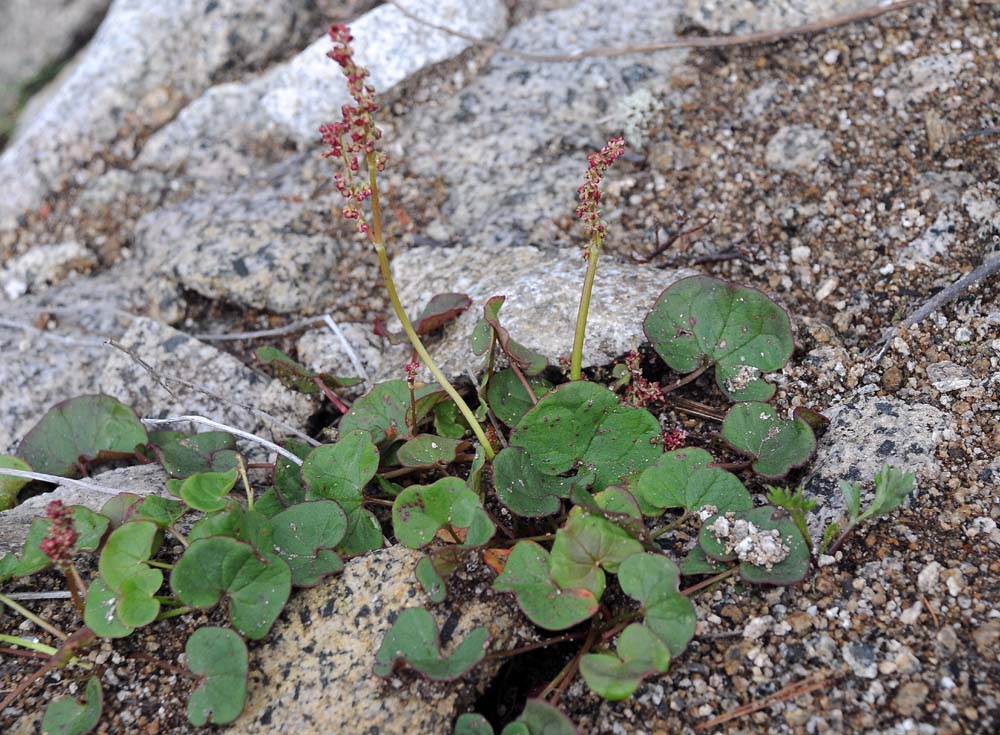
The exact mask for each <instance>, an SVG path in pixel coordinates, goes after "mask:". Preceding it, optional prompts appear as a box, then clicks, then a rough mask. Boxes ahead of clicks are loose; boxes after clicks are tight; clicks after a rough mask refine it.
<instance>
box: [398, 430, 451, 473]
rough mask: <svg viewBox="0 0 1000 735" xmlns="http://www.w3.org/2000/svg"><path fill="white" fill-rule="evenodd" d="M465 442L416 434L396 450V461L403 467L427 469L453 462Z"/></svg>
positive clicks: (432, 435)
mask: <svg viewBox="0 0 1000 735" xmlns="http://www.w3.org/2000/svg"><path fill="white" fill-rule="evenodd" d="M463 444H466V442H464V441H462V440H461V439H449V438H447V437H444V436H435V435H434V434H418V435H417V436H415V437H413V438H412V439H410V440H409V441H407V442H406V443H405V444H403V446H401V447H400V448H399V449H397V450H396V459H397V460H398V462H399V463H400V464H401V465H402V466H403V467H427V466H429V465H434V464H439V463H440V464H449V463H451V462H454V461H455V457H456V456H457V455H458V450H459V449H460V448H461V447H462V445H463Z"/></svg>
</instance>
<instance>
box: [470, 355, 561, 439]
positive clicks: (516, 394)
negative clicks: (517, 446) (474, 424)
mask: <svg viewBox="0 0 1000 735" xmlns="http://www.w3.org/2000/svg"><path fill="white" fill-rule="evenodd" d="M527 381H528V385H530V386H531V390H532V391H533V392H534V394H535V397H536V398H541V397H542V396H544V395H545V394H546V393H548V392H549V391H551V390H552V383H550V382H549V381H547V380H545V379H544V378H537V377H535V378H531V377H529V378H527ZM486 400H487V402H488V403H489V404H490V408H491V409H493V413H495V414H496V417H497V418H498V419H500V420H501V421H503V422H504V423H505V424H507V426H514V425H515V424H516V423H517V422H518V421H520V420H521V419H522V418H524V414H526V413H527V412H528V411H529V410H530V409H531V407H532V406H533V405H534V403H533V402H532V400H531V398H529V397H528V391H527V390H525V388H524V385H523V384H522V383H521V381H520V379H519V378H518V377H517V373H515V372H514V371H513V370H512V369H511V368H505V369H504V370H501V371H499V372H496V373H494V374H493V375H492V376H490V382H489V384H488V386H487V388H486Z"/></svg>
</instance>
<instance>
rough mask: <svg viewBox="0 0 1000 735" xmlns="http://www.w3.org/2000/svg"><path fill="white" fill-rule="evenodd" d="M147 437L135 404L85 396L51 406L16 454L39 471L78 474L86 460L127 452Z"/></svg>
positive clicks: (146, 439) (22, 442) (69, 474)
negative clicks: (133, 408) (130, 404)
mask: <svg viewBox="0 0 1000 735" xmlns="http://www.w3.org/2000/svg"><path fill="white" fill-rule="evenodd" d="M147 441H148V437H147V435H146V429H145V428H144V427H143V425H142V424H141V423H140V422H139V418H138V417H137V416H136V415H135V412H134V411H133V410H132V409H131V408H129V407H128V406H126V405H124V404H123V403H121V402H120V401H118V400H117V399H116V398H112V397H111V396H104V395H92V396H80V397H78V398H71V399H69V400H68V401H63V402H62V403H57V404H56V405H55V406H53V407H52V408H50V409H49V410H48V413H46V414H45V415H44V416H42V418H41V419H40V420H39V422H38V423H37V424H35V426H34V428H32V429H31V431H29V432H28V433H27V434H26V435H25V437H24V439H23V440H22V441H21V445H20V446H19V447H18V449H17V455H18V456H19V457H21V459H23V460H24V461H26V462H27V463H28V464H30V465H31V466H32V467H33V468H34V470H35V472H43V473H46V474H49V475H61V476H63V477H75V476H77V475H79V474H80V463H81V462H88V461H91V460H95V459H115V458H121V457H128V456H130V455H132V454H133V453H134V452H135V448H136V447H137V446H140V445H142V444H145V443H146V442H147Z"/></svg>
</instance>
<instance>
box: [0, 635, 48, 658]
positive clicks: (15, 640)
mask: <svg viewBox="0 0 1000 735" xmlns="http://www.w3.org/2000/svg"><path fill="white" fill-rule="evenodd" d="M0 642H2V643H9V644H10V645H12V646H20V647H21V648H27V649H28V650H29V651H37V652H38V653H44V654H47V655H49V656H54V655H55V654H56V651H58V650H59V649H58V648H53V647H52V646H47V645H45V644H44V643H36V642H35V641H29V640H28V639H27V638H20V637H18V636H16V635H6V634H3V633H0Z"/></svg>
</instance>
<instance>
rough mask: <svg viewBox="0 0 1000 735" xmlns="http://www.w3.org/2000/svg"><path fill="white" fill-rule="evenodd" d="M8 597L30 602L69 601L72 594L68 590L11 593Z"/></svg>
mask: <svg viewBox="0 0 1000 735" xmlns="http://www.w3.org/2000/svg"><path fill="white" fill-rule="evenodd" d="M7 597H9V598H10V599H12V600H19V601H27V602H30V601H32V600H68V599H69V597H70V594H69V592H67V591H66V590H56V591H54V592H11V593H9V594H8V595H7Z"/></svg>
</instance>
